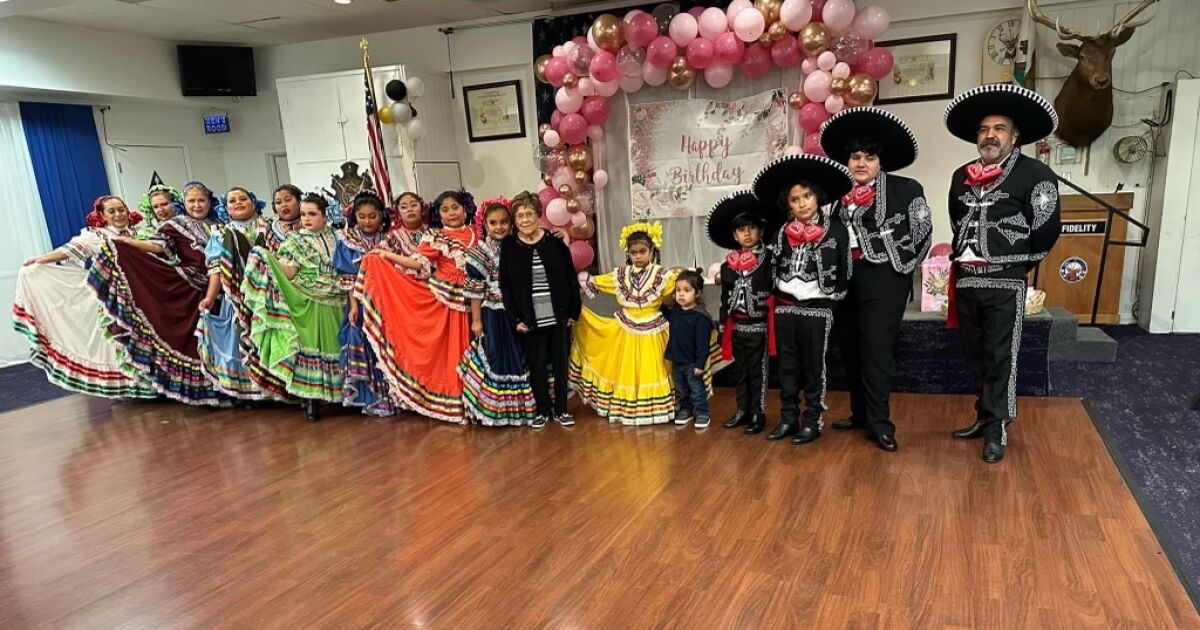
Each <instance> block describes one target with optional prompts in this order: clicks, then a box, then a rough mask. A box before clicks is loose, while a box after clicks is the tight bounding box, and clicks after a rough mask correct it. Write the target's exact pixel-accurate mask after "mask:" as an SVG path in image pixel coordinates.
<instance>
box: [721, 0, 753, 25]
mask: <svg viewBox="0 0 1200 630" xmlns="http://www.w3.org/2000/svg"><path fill="white" fill-rule="evenodd" d="M753 7H754V4H753V3H752V2H750V0H733V2H730V3H729V6H728V7H725V22H726V23H727V24H729V28H733V21H734V20H735V19H737V16H738V14H739V13H741V12H742V11H744V10H746V9H750V8H753Z"/></svg>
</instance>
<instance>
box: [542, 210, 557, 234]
mask: <svg viewBox="0 0 1200 630" xmlns="http://www.w3.org/2000/svg"><path fill="white" fill-rule="evenodd" d="M542 207H543V208H545V207H546V204H542ZM539 223H540V225H541V226H542V229H543V230H546V231H547V232H548V231H550V230H551V229H553V228H554V224H552V223H550V219H547V218H546V213H545V212H543V213H542V220H541V221H539Z"/></svg>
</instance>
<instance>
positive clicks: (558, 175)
mask: <svg viewBox="0 0 1200 630" xmlns="http://www.w3.org/2000/svg"><path fill="white" fill-rule="evenodd" d="M550 183H551V184H553V185H554V189H555V190H558V189H560V188H562V187H563V186H570V187H571V190H574V189H575V187H576V186H577V185H578V184H576V183H575V171H574V170H573V169H572V168H571V167H570V166H560V167H558V170H556V171H554V174H553V175H551V176H550Z"/></svg>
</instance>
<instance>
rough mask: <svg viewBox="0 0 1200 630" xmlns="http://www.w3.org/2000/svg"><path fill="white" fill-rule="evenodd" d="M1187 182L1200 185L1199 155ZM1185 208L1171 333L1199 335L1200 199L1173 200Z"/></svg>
mask: <svg viewBox="0 0 1200 630" xmlns="http://www.w3.org/2000/svg"><path fill="white" fill-rule="evenodd" d="M1195 130H1196V132H1195V137H1194V138H1193V142H1192V146H1200V125H1196V126H1195ZM1191 170H1192V172H1191V180H1192V181H1193V182H1195V181H1200V155H1196V156H1194V157H1193V160H1192V169H1191ZM1174 202H1176V203H1185V204H1187V209H1186V210H1185V214H1184V219H1183V251H1182V252H1181V254H1180V256H1179V284H1177V285H1176V287H1175V318H1174V323H1173V324H1172V326H1171V331H1172V332H1186V333H1194V332H1200V285H1198V284H1197V282H1196V278H1197V277H1200V198H1198V197H1197V195H1188V196H1187V197H1185V198H1184V199H1176V200H1174Z"/></svg>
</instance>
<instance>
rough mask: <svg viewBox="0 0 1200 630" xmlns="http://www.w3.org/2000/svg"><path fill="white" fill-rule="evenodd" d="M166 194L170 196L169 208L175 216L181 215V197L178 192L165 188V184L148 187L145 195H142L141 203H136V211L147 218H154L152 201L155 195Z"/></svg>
mask: <svg viewBox="0 0 1200 630" xmlns="http://www.w3.org/2000/svg"><path fill="white" fill-rule="evenodd" d="M160 193H166V194H168V195H170V196H171V207H172V208H173V209H174V210H175V214H183V195H182V194H181V193H180V192H179V191H178V190H175V189H174V188H172V187H171V186H167V185H166V184H157V185H154V186H151V187H150V190H147V191H146V194H144V195H142V200H141V202H139V203H138V210H141V211H142V212H144V213H146V214H147V215H148V216H151V217H153V216H154V207H153V199H154V196H155V195H158V194H160Z"/></svg>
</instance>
